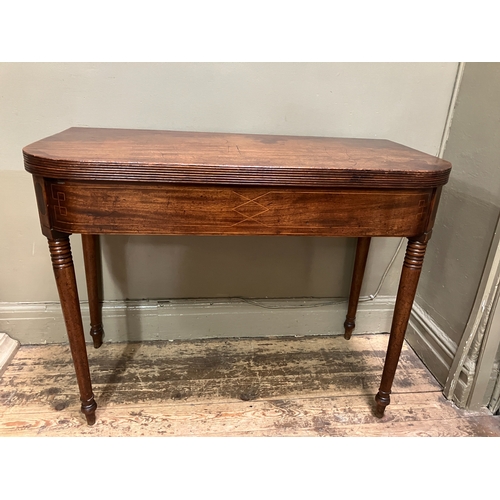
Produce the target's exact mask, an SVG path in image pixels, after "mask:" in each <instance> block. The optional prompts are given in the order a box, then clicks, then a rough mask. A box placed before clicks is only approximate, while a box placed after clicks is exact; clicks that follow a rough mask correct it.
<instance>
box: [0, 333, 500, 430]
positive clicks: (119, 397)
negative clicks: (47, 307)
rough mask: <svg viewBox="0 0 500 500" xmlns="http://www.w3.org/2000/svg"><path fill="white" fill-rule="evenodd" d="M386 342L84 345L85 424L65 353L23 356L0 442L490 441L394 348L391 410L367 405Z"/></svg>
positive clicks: (492, 425)
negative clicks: (89, 403)
mask: <svg viewBox="0 0 500 500" xmlns="http://www.w3.org/2000/svg"><path fill="white" fill-rule="evenodd" d="M387 341H388V336H387V335H359V336H353V338H352V339H351V340H350V341H349V342H347V341H345V340H344V339H343V338H342V337H324V336H321V337H302V338H290V337H288V338H272V339H269V338H265V339H234V340H233V339H231V340H229V339H221V340H198V341H174V342H144V343H130V344H104V345H103V346H102V347H101V348H100V349H98V350H95V349H93V348H92V347H90V346H89V348H88V352H89V361H90V365H91V371H92V380H93V387H94V393H95V395H96V400H97V403H98V410H97V423H96V424H95V425H94V426H92V427H89V426H87V425H86V423H85V420H84V417H83V415H81V413H80V411H79V406H80V403H79V398H78V389H77V385H76V380H75V376H74V371H73V365H72V362H71V355H70V351H69V347H68V346H67V345H47V346H25V347H21V349H20V350H19V351H18V353H17V355H16V357H15V358H14V360H13V361H12V363H11V364H10V365H9V367H8V368H7V370H6V371H5V373H4V374H3V377H2V378H1V379H0V436H500V417H495V416H491V415H490V414H489V413H488V412H486V410H485V411H479V412H467V411H462V410H459V409H457V408H456V407H455V406H454V405H452V404H451V403H449V402H448V401H446V400H445V399H444V397H443V396H442V394H441V387H440V386H439V384H438V383H437V382H436V381H435V380H434V378H433V377H432V376H431V375H430V374H429V372H428V371H427V369H426V368H425V367H424V366H423V364H422V363H421V361H420V360H419V359H418V358H417V356H416V355H415V354H414V353H413V351H412V350H411V348H409V347H408V346H406V345H405V346H404V348H403V352H402V355H401V360H400V364H399V368H398V372H397V376H396V379H395V382H394V386H393V395H392V400H391V405H390V406H389V407H388V408H387V410H386V415H385V416H384V418H382V419H378V418H376V417H375V416H374V415H373V414H372V411H373V398H374V396H375V394H376V392H377V390H378V385H379V382H380V376H381V372H382V366H383V360H384V355H385V349H386V345H387Z"/></svg>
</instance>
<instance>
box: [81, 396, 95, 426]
mask: <svg viewBox="0 0 500 500" xmlns="http://www.w3.org/2000/svg"><path fill="white" fill-rule="evenodd" d="M96 409H97V403H96V402H95V400H94V398H93V397H92V399H91V400H89V401H85V402H82V413H83V414H84V415H85V418H86V419H87V425H94V424H95V411H96Z"/></svg>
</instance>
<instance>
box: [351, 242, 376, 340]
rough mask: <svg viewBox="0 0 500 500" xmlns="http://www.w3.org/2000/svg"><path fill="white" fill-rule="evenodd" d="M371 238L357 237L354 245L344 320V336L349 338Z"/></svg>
mask: <svg viewBox="0 0 500 500" xmlns="http://www.w3.org/2000/svg"><path fill="white" fill-rule="evenodd" d="M370 242H371V238H367V237H364V238H358V245H357V247H356V257H355V260H354V271H353V273H352V282H351V292H350V294H349V306H348V308H347V316H346V319H345V322H344V328H345V333H344V338H345V339H347V340H349V339H350V338H351V335H352V331H353V330H354V327H355V326H356V322H355V320H356V311H357V309H358V302H359V294H360V293H361V284H362V282H363V275H364V274H365V267H366V259H367V258H368V250H369V249H370Z"/></svg>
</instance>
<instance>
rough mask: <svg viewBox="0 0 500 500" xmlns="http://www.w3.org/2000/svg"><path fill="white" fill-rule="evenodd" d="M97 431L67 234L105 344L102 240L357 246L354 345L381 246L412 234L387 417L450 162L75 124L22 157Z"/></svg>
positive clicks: (293, 140)
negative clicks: (315, 240) (78, 254)
mask: <svg viewBox="0 0 500 500" xmlns="http://www.w3.org/2000/svg"><path fill="white" fill-rule="evenodd" d="M23 155H24V163H25V168H26V170H27V171H28V172H30V173H31V174H32V175H33V180H34V185H35V193H36V199H37V203H38V212H39V217H40V223H41V228H42V232H43V234H44V235H45V236H46V237H47V239H48V243H49V249H50V256H51V258H52V266H53V269H54V275H55V280H56V284H57V289H58V292H59V297H60V301H61V307H62V311H63V315H64V321H65V324H66V329H67V333H68V338H69V344H70V348H71V354H72V357H73V362H74V366H75V371H76V378H77V381H78V386H79V390H80V398H81V401H82V406H81V410H82V412H83V413H84V414H85V416H86V419H87V423H88V424H89V425H92V424H94V422H95V418H96V417H95V411H96V408H97V404H96V402H95V399H94V394H93V393H92V384H91V380H90V372H89V363H88V358H87V351H86V345H85V336H84V330H83V325H82V317H81V312H80V303H79V298H78V292H77V284H76V279H75V271H74V267H73V260H72V256H71V248H70V240H69V236H70V235H71V234H73V233H79V234H81V235H82V241H83V251H84V262H85V272H86V278H87V288H88V295H89V308H90V317H91V330H90V334H91V336H92V338H93V343H94V347H95V348H98V347H99V346H100V345H101V344H102V337H103V326H102V315H101V309H100V308H101V298H100V296H99V291H98V290H99V280H100V276H99V272H98V266H97V264H96V262H97V248H98V245H97V243H98V237H99V235H100V234H129V235H130V234H149V235H152V234H162V235H279V236H284V235H295V236H299V235H300V236H340V237H356V238H358V243H357V250H356V256H355V263H354V272H353V279H352V284H351V291H350V297H349V305H348V310H347V317H346V321H345V323H344V328H345V338H346V339H349V338H350V337H351V334H352V332H353V330H354V327H355V317H356V309H357V305H358V300H359V295H360V289H361V281H362V279H363V273H364V269H365V264H366V259H367V255H368V250H369V246H370V241H371V238H372V237H387V236H395V237H406V238H408V245H407V249H406V254H405V258H404V264H403V269H402V272H401V278H400V283H399V288H398V293H397V297H396V304H395V308H394V315H393V320H392V326H391V332H390V337H389V345H388V349H387V354H386V358H385V364H384V369H383V372H382V380H381V384H380V390H379V392H378V393H377V395H376V397H375V401H376V405H375V414H376V415H377V416H379V417H381V416H383V414H384V410H385V407H386V406H387V405H388V404H389V402H390V396H389V395H390V392H391V386H392V382H393V379H394V375H395V372H396V367H397V364H398V360H399V355H400V352H401V347H402V344H403V340H404V336H405V332H406V328H407V324H408V320H409V317H410V312H411V307H412V304H413V300H414V297H415V292H416V288H417V283H418V279H419V276H420V271H421V269H422V263H423V260H424V254H425V249H426V246H427V242H428V241H429V238H430V236H431V232H432V227H433V224H434V219H435V216H436V210H437V206H438V201H439V197H440V194H441V189H442V186H443V185H444V184H446V182H447V181H448V177H449V174H450V170H451V164H450V163H449V162H447V161H444V160H442V159H439V158H436V157H434V156H431V155H428V154H425V153H422V152H419V151H416V150H414V149H410V148H408V147H405V146H402V145H400V144H396V143H394V142H390V141H386V140H379V139H341V138H329V137H294V136H283V135H281V136H279V135H274V136H273V135H248V134H224V133H202V132H175V131H159V130H127V129H100V128H79V127H76V128H70V129H68V130H65V131H63V132H61V133H58V134H56V135H53V136H51V137H47V138H45V139H42V140H40V141H38V142H35V143H33V144H31V145H29V146H27V147H25V148H24V150H23Z"/></svg>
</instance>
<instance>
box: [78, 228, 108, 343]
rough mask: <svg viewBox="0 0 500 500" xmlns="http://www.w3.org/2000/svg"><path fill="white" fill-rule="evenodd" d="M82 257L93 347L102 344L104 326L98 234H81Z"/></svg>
mask: <svg viewBox="0 0 500 500" xmlns="http://www.w3.org/2000/svg"><path fill="white" fill-rule="evenodd" d="M82 245H83V259H84V262H85V277H86V279H87V292H88V296H89V309H90V335H91V336H92V339H93V341H94V348H95V349H97V348H99V347H101V345H102V337H103V335H104V328H103V326H102V303H101V294H100V287H101V268H100V265H99V264H100V262H99V236H98V235H96V234H82Z"/></svg>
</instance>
